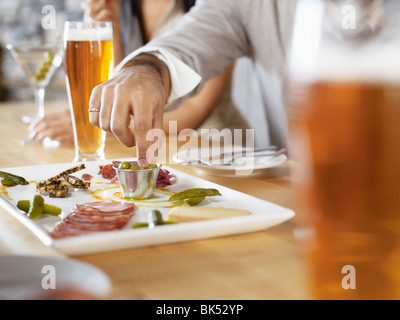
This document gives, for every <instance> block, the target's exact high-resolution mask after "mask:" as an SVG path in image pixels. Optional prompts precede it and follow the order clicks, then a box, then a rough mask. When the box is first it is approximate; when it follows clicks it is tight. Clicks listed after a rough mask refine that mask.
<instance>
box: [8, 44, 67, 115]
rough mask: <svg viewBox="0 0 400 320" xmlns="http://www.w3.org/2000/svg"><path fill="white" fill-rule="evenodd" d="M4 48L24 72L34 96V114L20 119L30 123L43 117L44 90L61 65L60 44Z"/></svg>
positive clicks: (18, 45)
mask: <svg viewBox="0 0 400 320" xmlns="http://www.w3.org/2000/svg"><path fill="white" fill-rule="evenodd" d="M6 48H7V49H8V50H9V51H10V52H11V55H12V56H13V57H14V59H15V60H16V61H17V63H18V64H19V65H20V66H21V67H22V69H23V70H24V72H25V75H26V77H27V78H28V80H29V82H30V85H31V86H32V88H33V91H34V94H35V102H36V114H35V115H33V116H29V115H24V116H23V117H22V121H23V122H25V123H30V122H31V121H32V120H33V119H35V118H36V117H43V116H44V95H45V90H46V87H47V86H48V84H49V83H50V80H51V78H52V77H53V75H54V73H55V71H56V70H57V68H58V67H59V66H60V65H61V63H62V54H63V48H62V42H61V41H55V42H54V43H44V44H37V43H28V42H27V43H19V44H7V45H6Z"/></svg>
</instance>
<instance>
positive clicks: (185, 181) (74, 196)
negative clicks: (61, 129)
mask: <svg viewBox="0 0 400 320" xmlns="http://www.w3.org/2000/svg"><path fill="white" fill-rule="evenodd" d="M130 160H133V159H121V161H130ZM109 163H111V160H106V161H92V162H86V163H85V164H86V169H85V170H82V171H79V172H77V173H75V174H74V175H75V176H77V177H81V176H82V174H84V173H85V174H90V175H92V176H93V177H94V178H93V180H92V183H91V187H90V189H89V192H88V191H84V190H80V191H73V192H70V193H69V194H70V195H69V196H68V197H67V198H64V199H56V198H49V197H48V196H46V195H45V196H44V198H45V203H48V204H52V205H55V206H58V207H60V208H61V209H62V213H61V215H60V216H59V217H53V216H48V215H42V216H41V217H39V218H38V219H36V220H31V219H29V218H28V217H27V216H26V214H25V213H23V212H22V211H20V210H19V209H18V208H17V207H16V203H17V202H18V201H19V200H27V199H31V198H32V197H33V195H34V194H35V193H36V190H35V184H34V182H37V181H41V180H44V179H48V178H50V177H51V176H53V175H56V174H58V173H60V172H61V171H64V170H66V169H70V168H72V167H73V166H75V165H76V164H71V163H64V164H51V165H42V166H30V167H16V168H6V169H0V171H6V172H10V173H13V174H16V175H20V176H23V177H24V178H25V179H26V180H28V181H30V182H31V183H30V184H29V185H18V186H15V187H9V188H6V189H5V190H2V191H0V205H2V206H3V207H4V208H5V209H6V210H7V211H9V212H10V213H11V214H12V215H13V216H15V217H16V218H17V219H18V220H20V221H21V222H22V223H23V224H25V226H27V227H28V228H29V229H30V230H31V231H32V232H33V233H34V234H35V235H36V236H37V237H39V239H40V240H41V241H42V242H43V243H44V244H46V245H47V246H52V247H54V248H55V249H57V250H60V251H61V252H63V253H65V254H70V255H76V254H87V253H95V252H103V251H110V250H119V249H127V248H134V247H142V246H150V245H158V244H165V243H172V242H179V241H189V240H197V239H204V238H211V237H218V236H226V235H232V234H239V233H247V232H254V231H260V230H263V229H266V228H269V227H272V226H274V225H277V224H279V223H282V222H284V221H286V220H289V219H291V218H292V217H293V216H294V212H293V211H292V210H290V209H287V208H284V207H281V206H278V205H275V204H272V203H270V202H268V201H264V200H261V199H258V198H255V197H252V196H249V195H247V194H244V193H241V192H238V191H235V190H232V189H229V188H226V187H223V186H221V185H217V184H215V183H211V182H209V181H206V180H203V179H200V178H197V177H194V176H191V175H188V174H185V173H183V172H180V171H177V170H174V169H172V168H169V167H165V166H164V167H163V168H164V169H167V170H169V171H170V172H171V173H172V174H174V175H175V176H176V178H177V179H176V180H177V181H176V182H175V184H174V185H172V186H169V187H168V189H169V190H170V191H171V192H180V191H183V190H186V189H189V188H215V189H218V190H219V191H220V193H221V194H222V196H219V197H209V198H207V199H206V200H204V201H203V202H202V203H201V204H200V205H201V206H212V207H223V208H235V209H245V210H249V211H250V212H251V213H252V215H251V216H246V217H238V218H229V219H220V220H212V221H201V222H191V223H179V224H176V225H165V226H158V227H156V228H154V229H147V228H141V229H133V228H132V224H134V223H135V222H144V221H146V216H147V213H148V212H150V211H151V210H152V209H154V208H158V209H159V210H160V211H161V213H162V215H163V218H164V219H166V218H167V214H168V212H169V210H170V208H167V207H166V206H170V204H171V203H168V202H165V201H166V200H168V198H169V195H170V194H165V191H162V190H158V191H157V193H156V198H155V199H154V200H150V201H141V202H135V204H136V206H137V209H136V211H135V215H134V217H133V218H132V220H131V222H130V223H129V224H128V225H127V226H126V227H125V228H124V229H123V230H120V231H112V232H99V233H94V234H90V235H85V236H77V237H69V238H63V239H57V240H55V239H53V238H51V237H50V235H49V233H50V232H51V231H52V230H53V228H54V226H55V225H56V224H57V223H58V222H60V221H61V219H62V218H64V217H66V216H67V215H68V214H69V213H70V212H71V211H72V209H73V208H74V207H75V205H76V204H79V203H86V202H92V201H99V200H98V198H99V197H100V198H101V199H104V200H116V201H123V200H121V199H120V198H119V197H118V192H119V191H120V189H119V186H118V185H117V184H110V183H109V180H105V179H103V178H102V177H101V176H100V175H98V172H99V165H104V164H109ZM163 200H164V202H162V201H163ZM157 201H161V203H159V202H157Z"/></svg>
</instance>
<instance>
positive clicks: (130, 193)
mask: <svg viewBox="0 0 400 320" xmlns="http://www.w3.org/2000/svg"><path fill="white" fill-rule="evenodd" d="M129 164H130V165H131V166H135V167H137V168H139V164H138V163H137V161H130V162H129ZM113 167H114V169H115V171H116V172H117V176H118V181H119V185H120V187H121V191H122V196H123V197H124V198H125V199H128V200H143V199H149V198H152V197H153V196H154V189H155V187H156V183H157V177H158V172H159V170H160V168H161V164H157V167H156V168H149V169H139V170H134V169H120V168H119V164H114V166H113Z"/></svg>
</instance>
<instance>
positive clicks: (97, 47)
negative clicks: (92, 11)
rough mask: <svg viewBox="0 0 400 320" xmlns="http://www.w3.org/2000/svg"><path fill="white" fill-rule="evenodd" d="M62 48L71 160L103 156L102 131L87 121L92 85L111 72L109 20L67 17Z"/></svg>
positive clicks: (110, 26)
mask: <svg viewBox="0 0 400 320" xmlns="http://www.w3.org/2000/svg"><path fill="white" fill-rule="evenodd" d="M64 49H65V55H64V68H65V76H66V85H67V92H68V97H69V105H70V110H71V114H72V116H73V129H74V139H75V159H74V161H75V162H79V161H86V160H98V159H104V143H105V132H104V131H102V130H100V129H99V128H97V127H95V126H93V125H92V124H91V123H90V122H89V112H88V109H89V99H90V95H91V93H92V90H93V88H94V87H95V86H97V85H99V84H100V83H102V82H104V81H106V80H108V79H109V78H110V77H111V75H112V70H113V41H112V24H111V23H110V22H70V21H67V22H66V23H65V30H64Z"/></svg>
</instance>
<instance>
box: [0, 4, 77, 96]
mask: <svg viewBox="0 0 400 320" xmlns="http://www.w3.org/2000/svg"><path fill="white" fill-rule="evenodd" d="M81 3H82V0H51V1H49V0H0V30H1V32H0V101H13V100H18V101H23V100H32V101H33V92H32V88H31V86H30V84H29V82H28V80H27V79H26V76H25V74H24V71H23V70H22V68H21V67H20V66H19V65H18V63H17V62H16V61H15V59H13V57H12V56H11V54H10V52H9V51H8V50H6V49H5V44H7V43H15V42H20V41H23V40H35V38H37V37H40V34H41V33H42V32H43V28H42V20H43V18H44V17H45V16H46V15H47V14H52V12H50V11H44V12H43V13H42V10H43V8H45V6H48V5H50V6H52V7H53V8H54V9H55V10H54V13H55V20H54V22H55V29H51V30H50V31H51V32H49V33H50V34H52V35H53V36H61V35H62V31H63V27H64V22H65V21H66V20H81V19H82V17H83V10H82V7H81ZM46 32H48V30H47V31H46ZM48 99H51V100H57V99H67V94H66V91H65V82H64V70H63V68H58V69H57V71H56V74H55V75H54V76H53V78H52V80H51V82H50V84H49V87H48V89H47V90H46V100H48Z"/></svg>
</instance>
